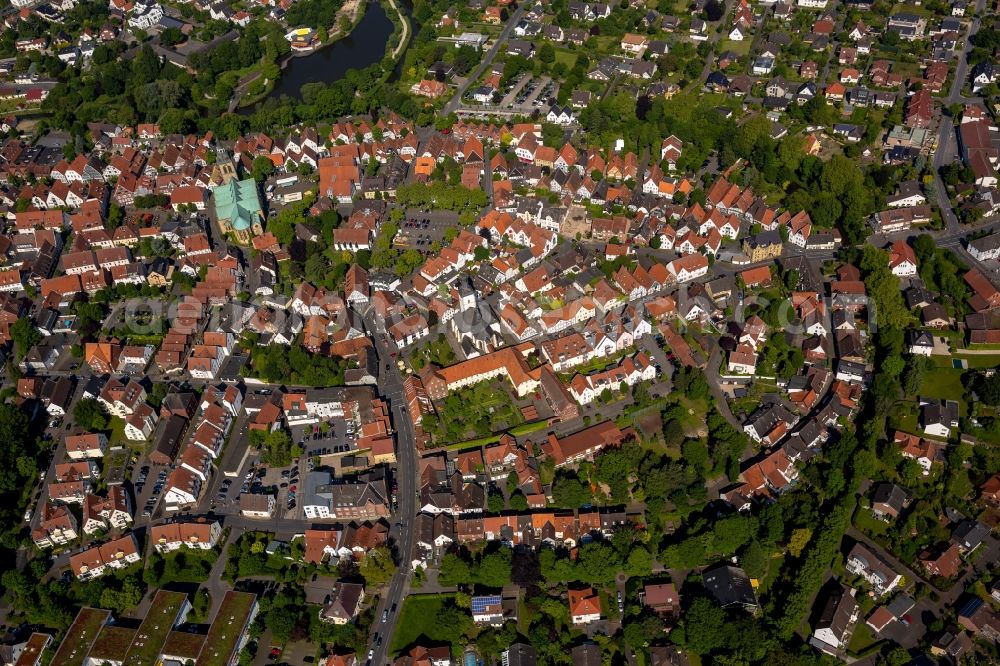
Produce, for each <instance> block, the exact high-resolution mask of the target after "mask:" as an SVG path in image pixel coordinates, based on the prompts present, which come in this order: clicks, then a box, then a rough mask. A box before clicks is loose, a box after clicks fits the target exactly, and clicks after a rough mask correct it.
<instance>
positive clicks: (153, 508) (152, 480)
mask: <svg viewBox="0 0 1000 666" xmlns="http://www.w3.org/2000/svg"><path fill="white" fill-rule="evenodd" d="M169 474H170V468H168V467H166V466H164V465H149V464H144V465H142V466H141V467H140V468H139V471H138V472H137V473H136V475H135V478H134V480H133V484H132V488H133V490H134V491H135V507H136V508H135V512H136V518H137V519H138V518H140V517H142V518H145V519H146V520H151V519H152V518H153V517H154V516H159V515H162V513H163V507H162V504H161V502H160V499H161V498H162V496H163V486H164V484H165V483H166V481H167V476H168V475H169ZM140 507H142V508H141V509H140Z"/></svg>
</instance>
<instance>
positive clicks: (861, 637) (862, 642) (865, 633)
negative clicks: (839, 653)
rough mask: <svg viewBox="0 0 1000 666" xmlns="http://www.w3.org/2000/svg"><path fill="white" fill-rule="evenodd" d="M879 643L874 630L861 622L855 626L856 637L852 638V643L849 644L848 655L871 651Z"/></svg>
mask: <svg viewBox="0 0 1000 666" xmlns="http://www.w3.org/2000/svg"><path fill="white" fill-rule="evenodd" d="M877 642H878V638H876V637H875V635H874V634H872V630H871V629H869V628H868V625H867V624H865V623H864V622H861V621H859V622H858V623H857V624H856V625H854V635H853V636H851V642H850V643H848V644H847V652H848V654H860V653H862V652H865V651H866V650H868V649H870V648H871V647H872V646H873V645H875V644H876V643H877Z"/></svg>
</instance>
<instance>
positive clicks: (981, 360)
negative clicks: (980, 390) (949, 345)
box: [948, 351, 1000, 370]
mask: <svg viewBox="0 0 1000 666" xmlns="http://www.w3.org/2000/svg"><path fill="white" fill-rule="evenodd" d="M954 356H955V358H959V359H962V360H963V361H965V362H966V363H968V364H969V369H970V370H984V369H987V368H995V367H997V366H1000V354H963V353H962V352H960V351H959V352H956V353H955V355H954ZM948 361H949V367H950V365H951V364H950V361H951V359H948Z"/></svg>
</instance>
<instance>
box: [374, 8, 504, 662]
mask: <svg viewBox="0 0 1000 666" xmlns="http://www.w3.org/2000/svg"><path fill="white" fill-rule="evenodd" d="M519 11H520V10H519ZM363 320H364V323H365V328H366V330H368V332H369V335H370V336H371V337H372V338H373V340H374V342H375V349H376V351H377V352H378V356H379V359H380V361H381V363H382V367H381V368H380V375H379V384H378V385H379V392H380V393H381V394H382V397H383V398H385V399H386V400H387V401H388V402H389V405H390V408H391V413H392V421H393V428H394V429H395V431H396V457H397V466H396V470H397V473H396V477H397V478H396V482H397V484H398V490H397V493H396V498H397V501H398V506H397V507H396V514H395V519H396V521H397V522H395V523H394V524H393V525H392V528H391V530H390V532H389V537H390V539H391V540H392V542H393V543H394V544H395V547H396V553H397V555H398V564H399V568H398V569H397V570H396V575H394V576H393V577H392V580H391V581H390V582H389V588H388V590H387V591H386V592H385V593H384V594H383V595H382V598H381V600H380V602H379V605H378V608H376V615H375V617H376V620H375V624H374V626H373V627H372V634H371V636H370V637H369V641H370V643H369V646H370V649H371V650H373V651H374V654H373V656H372V659H371V660H370V663H371V664H378V665H381V664H388V663H390V659H389V646H390V645H391V644H392V634H393V632H394V631H395V629H396V620H397V618H398V617H399V610H400V608H401V607H402V605H403V597H404V596H405V594H406V592H407V590H408V589H409V581H410V567H409V562H410V555H411V553H412V552H413V539H414V535H413V518H414V516H415V515H416V513H417V503H416V496H417V486H416V480H417V452H416V443H415V441H414V437H413V423H412V421H411V420H410V417H409V415H408V414H407V412H406V401H405V398H404V396H403V377H402V375H401V374H400V372H399V368H398V366H397V365H396V363H395V362H394V360H393V357H392V350H391V349H390V348H389V345H388V343H387V341H386V338H385V337H383V336H382V335H379V334H378V333H376V331H378V330H381V329H382V328H384V324H382V325H377V324H378V322H376V319H375V315H374V312H373V311H372V309H371V308H369V310H368V312H366V313H363ZM393 606H395V607H396V612H390V613H389V617H388V619H387V620H386V621H385V622H382V613H383V612H384V611H386V610H391V609H392V607H393ZM376 636H378V637H379V639H381V644H378V640H379V639H376Z"/></svg>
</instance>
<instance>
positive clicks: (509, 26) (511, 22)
mask: <svg viewBox="0 0 1000 666" xmlns="http://www.w3.org/2000/svg"><path fill="white" fill-rule="evenodd" d="M526 6H527V3H525V4H523V5H521V6H520V7H518V8H517V9H516V10H515V11H514V13H513V14H511V15H510V18H509V19H507V23H506V25H504V27H503V30H501V31H500V34H499V35H498V36H497V39H496V41H495V42H493V46H491V47H490V50H489V51H487V52H486V55H485V56H483V58H482V60H480V61H479V65H478V66H477V67H476V68H475V69H474V70H472V73H471V74H469V76H468V77H467V78H466V79H465V82H464V83H463V84H462V85H460V86H459V87H458V89H457V90H456V91H455V94H454V96H453V97H452V98H451V99H450V100H449V101H448V103H447V104H445V105H444V108H443V109H442V110H441V113H442V114H444V115H448V114H449V113H454V112H455V111H457V110H458V107H459V106H461V104H462V96H463V95H465V91H466V90H468V89H469V86H471V85H472V84H473V83H474V82H476V81H478V80H479V77H480V76H482V75H483V72H485V71H486V68H487V67H489V65H490V63H491V62H493V58H495V57H496V55H497V53H499V52H500V47H501V46H503V44H504V42H506V41H507V37H508V36H509V35H510V31H511V30H513V29H514V26H515V25H517V22H518V21H520V20H521V16H522V15H524V10H525V7H526ZM376 656H377V655H376Z"/></svg>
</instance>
